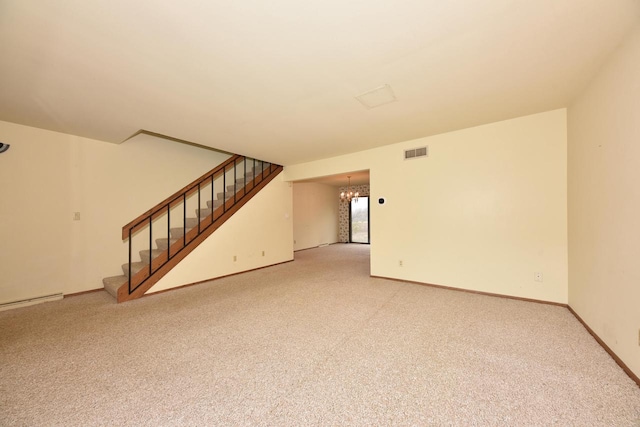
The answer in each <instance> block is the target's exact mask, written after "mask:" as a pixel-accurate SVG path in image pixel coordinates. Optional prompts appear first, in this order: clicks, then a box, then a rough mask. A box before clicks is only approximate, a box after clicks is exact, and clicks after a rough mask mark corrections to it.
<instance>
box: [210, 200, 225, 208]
mask: <svg viewBox="0 0 640 427" xmlns="http://www.w3.org/2000/svg"><path fill="white" fill-rule="evenodd" d="M211 205H213V208H214V209H218V208H219V207H220V206H222V200H214V201H213V202H211V200H208V201H207V206H209V209H211Z"/></svg>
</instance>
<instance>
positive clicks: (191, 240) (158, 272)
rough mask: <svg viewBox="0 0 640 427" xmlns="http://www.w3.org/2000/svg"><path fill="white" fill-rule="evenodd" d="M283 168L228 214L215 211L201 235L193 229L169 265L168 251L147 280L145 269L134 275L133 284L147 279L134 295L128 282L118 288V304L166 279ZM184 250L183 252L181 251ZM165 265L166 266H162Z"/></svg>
mask: <svg viewBox="0 0 640 427" xmlns="http://www.w3.org/2000/svg"><path fill="white" fill-rule="evenodd" d="M282 169H283V168H282V166H277V167H276V169H275V170H274V172H272V173H271V174H270V175H268V176H266V177H265V178H264V179H261V180H260V182H258V183H255V186H251V185H250V187H251V189H250V190H248V191H247V193H246V196H245V197H243V198H241V199H240V200H238V201H237V202H236V203H234V204H233V205H232V206H230V207H228V208H227V210H226V212H224V208H223V207H220V208H218V209H216V211H215V218H216V221H215V223H214V224H213V225H211V226H209V227H208V228H207V229H206V230H205V231H203V232H202V233H201V234H199V235H198V234H197V229H195V228H194V229H191V230H190V231H188V232H187V241H188V243H187V246H186V247H184V248H183V246H182V243H180V242H178V243H176V244H175V247H174V245H172V249H171V253H173V254H175V255H173V256H172V257H171V260H170V261H169V262H168V263H165V260H166V251H165V254H164V255H163V256H160V257H158V258H155V259H153V261H152V264H153V269H154V273H153V274H152V275H151V276H150V277H148V278H147V276H148V271H147V270H146V269H143V270H142V271H140V272H138V273H136V274H134V275H133V276H132V278H131V280H132V283H140V282H141V281H142V280H144V279H146V280H145V281H144V282H143V283H142V284H141V285H139V286H138V287H137V288H136V289H135V290H134V291H133V292H132V293H129V289H128V287H129V285H128V282H126V283H124V284H123V285H122V286H120V287H119V288H118V292H117V298H116V299H117V302H119V303H120V302H125V301H129V300H133V299H137V298H140V297H141V296H142V295H144V294H145V293H146V292H147V291H148V290H149V289H151V287H153V286H154V285H155V284H156V283H157V282H158V281H159V280H160V279H161V278H162V277H164V276H165V275H166V274H167V273H168V272H169V271H171V270H172V269H173V268H174V267H175V266H176V265H178V264H179V263H180V262H181V261H182V260H183V259H184V258H186V257H187V255H189V253H191V252H192V251H193V250H194V249H195V248H196V247H198V246H199V245H200V244H201V243H202V242H204V241H205V240H206V239H207V238H208V237H209V236H211V234H213V233H214V232H215V231H216V230H217V229H218V228H220V227H221V226H222V225H223V224H224V223H225V222H226V221H228V220H229V218H231V217H232V216H233V215H234V214H235V213H236V212H238V211H239V210H240V208H242V207H243V206H244V205H245V204H246V203H247V202H249V201H250V200H251V199H252V198H253V197H255V196H256V195H257V194H258V193H259V192H260V191H261V190H262V189H263V188H264V187H265V186H266V185H267V184H269V183H270V182H271V181H272V180H273V179H274V178H275V177H277V176H280V175H281V172H282ZM208 218H210V217H207V218H204V219H203V221H207V220H208ZM180 249H182V250H180ZM162 264H164V265H162ZM158 267H159V268H158Z"/></svg>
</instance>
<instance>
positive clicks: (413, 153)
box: [404, 147, 429, 160]
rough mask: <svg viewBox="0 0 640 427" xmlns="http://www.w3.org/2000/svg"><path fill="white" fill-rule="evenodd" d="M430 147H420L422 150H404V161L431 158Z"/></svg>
mask: <svg viewBox="0 0 640 427" xmlns="http://www.w3.org/2000/svg"><path fill="white" fill-rule="evenodd" d="M428 148H429V147H420V148H412V149H411V150H404V159H405V160H411V159H417V158H418V157H428V156H429V150H428Z"/></svg>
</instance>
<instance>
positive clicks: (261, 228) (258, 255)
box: [149, 174, 293, 293]
mask: <svg viewBox="0 0 640 427" xmlns="http://www.w3.org/2000/svg"><path fill="white" fill-rule="evenodd" d="M291 199H292V197H291V183H288V182H284V181H283V179H282V174H280V175H279V176H277V177H275V178H274V179H273V181H271V182H270V183H269V184H267V186H266V187H265V188H264V189H262V190H261V191H260V192H259V193H258V194H257V195H256V196H254V197H253V198H252V199H251V200H250V201H249V202H248V203H247V204H246V205H245V206H244V207H243V208H242V209H240V210H239V211H238V212H237V213H235V214H234V215H233V216H232V217H231V218H230V219H229V220H228V221H227V222H225V223H224V224H223V225H222V226H221V227H220V228H219V229H218V230H216V232H215V233H213V234H212V235H211V236H210V237H209V238H207V240H205V241H204V242H202V244H200V246H198V247H197V248H196V249H195V250H194V251H193V252H191V253H190V254H189V255H188V256H187V257H186V258H185V259H184V260H183V261H181V262H180V263H179V264H178V265H177V266H176V267H174V268H173V269H172V270H171V271H170V272H169V273H168V274H167V275H166V276H165V277H163V278H162V279H160V281H159V282H158V283H157V284H156V285H154V286H153V288H151V290H150V291H149V293H153V292H158V291H161V290H165V289H169V288H174V287H177V286H181V285H185V284H190V283H196V282H201V281H203V280H208V279H211V278H215V277H221V276H225V275H229V274H233V273H238V272H242V271H247V270H252V269H255V268H260V267H264V266H267V265H273V264H278V263H281V262H285V261H291V260H292V259H293V227H292V218H291V212H292V206H291ZM263 251H264V256H263V255H262V252H263ZM234 256H235V257H236V260H235V261H234V259H233V257H234Z"/></svg>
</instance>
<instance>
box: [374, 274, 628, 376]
mask: <svg viewBox="0 0 640 427" xmlns="http://www.w3.org/2000/svg"><path fill="white" fill-rule="evenodd" d="M370 277H372V278H374V279H385V280H393V281H395V282H402V283H410V284H413V285H420V286H429V287H432V288H438V289H447V290H450V291H458V292H467V293H470V294H478V295H485V296H489V297H498V298H507V299H513V300H517V301H525V302H533V303H537V304H547V305H555V306H558V307H564V308H566V309H567V310H569V312H570V313H571V314H573V316H574V317H575V318H576V319H577V320H578V321H579V322H580V323H581V324H582V326H584V328H585V329H586V330H587V332H589V334H590V335H591V336H592V337H593V338H594V339H595V340H596V342H597V343H598V344H600V346H601V347H602V348H603V349H604V351H606V352H607V353H608V354H609V356H611V358H612V359H613V360H614V361H615V362H616V363H617V364H618V366H620V368H622V370H623V371H624V373H625V374H627V375H628V376H629V378H631V380H632V381H633V382H635V383H636V385H637V386H638V387H640V377H638V376H637V375H636V374H634V373H633V371H632V370H631V369H629V367H628V366H627V365H626V364H625V363H624V362H623V361H622V359H620V358H619V357H618V355H617V354H616V353H615V352H614V351H613V350H611V349H610V348H609V346H608V345H607V344H605V342H604V341H602V339H600V337H599V336H598V335H597V334H596V333H595V332H593V330H592V329H591V328H590V327H589V325H587V323H586V322H585V321H584V320H582V318H581V317H580V316H578V313H576V312H575V311H574V310H573V308H571V306H570V305H569V304H563V303H559V302H553V301H544V300H538V299H532V298H522V297H515V296H511V295H503V294H494V293H491V292H483V291H474V290H470V289H462V288H454V287H451V286H443V285H434V284H432V283H424V282H416V281H413V280H403V279H395V278H392V277H384V276H374V275H370Z"/></svg>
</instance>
